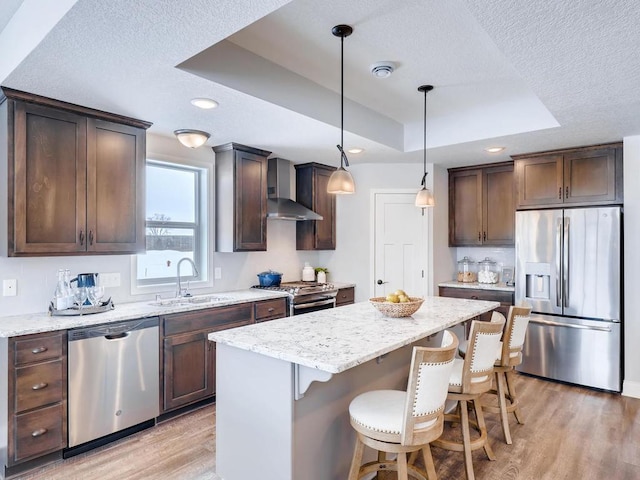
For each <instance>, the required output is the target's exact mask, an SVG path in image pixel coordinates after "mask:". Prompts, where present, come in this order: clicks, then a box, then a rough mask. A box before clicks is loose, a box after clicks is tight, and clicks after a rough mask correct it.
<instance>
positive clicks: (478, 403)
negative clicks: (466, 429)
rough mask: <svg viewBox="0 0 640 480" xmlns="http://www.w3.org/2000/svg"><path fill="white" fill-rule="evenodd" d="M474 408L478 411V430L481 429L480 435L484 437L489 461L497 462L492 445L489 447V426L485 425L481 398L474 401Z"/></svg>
mask: <svg viewBox="0 0 640 480" xmlns="http://www.w3.org/2000/svg"><path fill="white" fill-rule="evenodd" d="M473 406H474V408H475V411H476V420H477V421H478V428H479V429H480V435H484V437H485V441H484V451H485V453H486V454H487V457H488V458H489V460H495V459H496V456H495V454H494V453H493V450H492V449H491V445H489V438H488V435H487V425H486V424H485V423H484V414H483V413H482V402H481V401H480V398H476V399H475V400H473Z"/></svg>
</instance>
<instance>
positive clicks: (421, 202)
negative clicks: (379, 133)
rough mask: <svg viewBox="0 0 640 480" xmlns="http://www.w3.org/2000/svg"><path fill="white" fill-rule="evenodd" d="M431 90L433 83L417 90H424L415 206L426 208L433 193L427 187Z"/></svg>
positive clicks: (432, 203) (432, 202) (431, 200)
mask: <svg viewBox="0 0 640 480" xmlns="http://www.w3.org/2000/svg"><path fill="white" fill-rule="evenodd" d="M431 90H433V85H422V86H420V87H418V91H419V92H424V144H423V153H422V159H423V160H422V162H423V167H424V174H423V175H422V190H420V191H419V192H418V194H417V195H416V207H421V208H426V207H433V205H434V201H433V195H431V192H430V191H429V189H428V188H427V92H430V91H431Z"/></svg>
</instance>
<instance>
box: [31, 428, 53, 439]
mask: <svg viewBox="0 0 640 480" xmlns="http://www.w3.org/2000/svg"><path fill="white" fill-rule="evenodd" d="M48 431H49V430H47V429H46V428H39V429H38V430H34V431H33V432H31V436H32V437H34V438H35V437H40V436H42V435H44V434H45V433H47V432H48Z"/></svg>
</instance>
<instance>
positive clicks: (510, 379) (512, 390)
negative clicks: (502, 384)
mask: <svg viewBox="0 0 640 480" xmlns="http://www.w3.org/2000/svg"><path fill="white" fill-rule="evenodd" d="M515 377H516V372H514V371H513V370H509V371H508V372H505V378H506V379H507V390H508V391H509V398H510V399H511V404H512V405H515V406H516V407H515V408H514V410H513V414H514V415H515V416H516V420H517V421H518V423H519V424H521V425H522V424H524V417H523V416H522V412H520V408H518V397H517V395H516V387H515Z"/></svg>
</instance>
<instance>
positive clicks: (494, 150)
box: [484, 147, 504, 153]
mask: <svg viewBox="0 0 640 480" xmlns="http://www.w3.org/2000/svg"><path fill="white" fill-rule="evenodd" d="M503 150H504V147H487V148H485V149H484V151H485V152H489V153H500V152H501V151H503Z"/></svg>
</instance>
